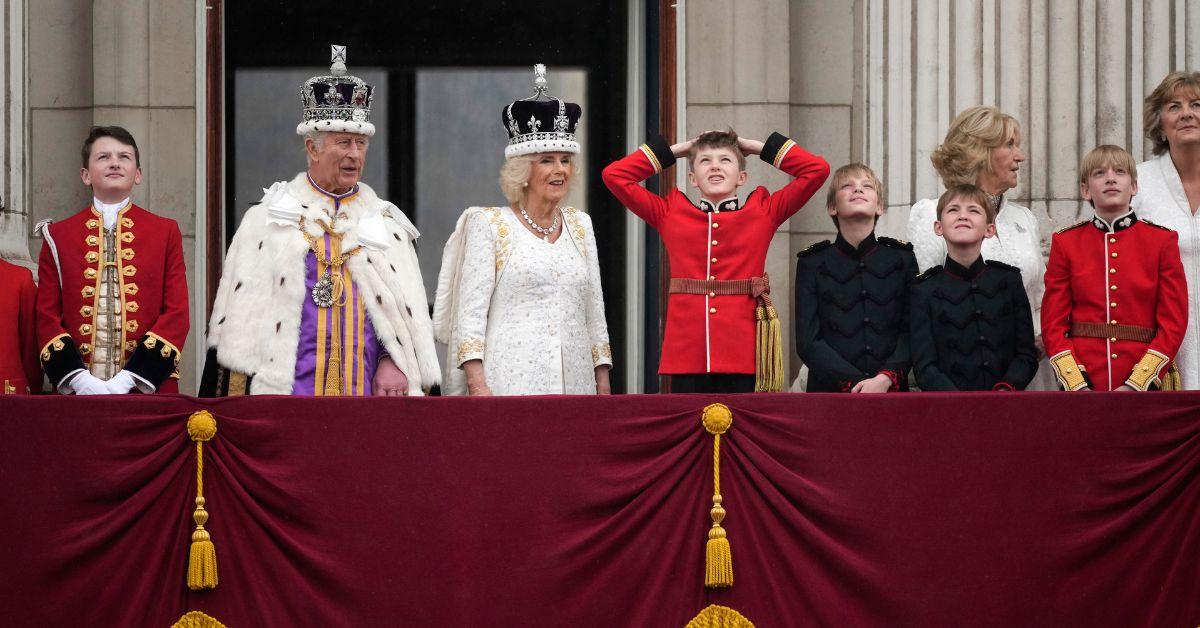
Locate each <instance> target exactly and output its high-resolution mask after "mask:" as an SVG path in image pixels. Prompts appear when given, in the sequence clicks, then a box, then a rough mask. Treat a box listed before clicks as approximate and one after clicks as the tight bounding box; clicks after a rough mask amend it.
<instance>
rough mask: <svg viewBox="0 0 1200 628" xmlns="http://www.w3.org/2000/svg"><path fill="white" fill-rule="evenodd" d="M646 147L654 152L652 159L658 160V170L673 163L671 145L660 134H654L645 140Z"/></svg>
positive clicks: (673, 155) (664, 168) (673, 156)
mask: <svg viewBox="0 0 1200 628" xmlns="http://www.w3.org/2000/svg"><path fill="white" fill-rule="evenodd" d="M645 146H646V148H649V149H650V152H651V153H654V159H656V160H658V164H657V165H658V169H659V171H660V172H661V171H663V170H666V169H667V168H670V167H671V166H674V165H675V154H674V153H672V152H671V145H670V144H668V143H667V140H666V139H664V138H663V136H661V135H655V136H653V137H651V138H650V139H648V140H646V144H645Z"/></svg>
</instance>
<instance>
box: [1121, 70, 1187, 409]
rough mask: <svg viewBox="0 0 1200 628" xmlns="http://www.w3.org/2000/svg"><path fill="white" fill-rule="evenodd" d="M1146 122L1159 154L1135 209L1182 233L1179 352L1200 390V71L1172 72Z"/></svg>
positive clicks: (1154, 95) (1146, 167) (1140, 176)
mask: <svg viewBox="0 0 1200 628" xmlns="http://www.w3.org/2000/svg"><path fill="white" fill-rule="evenodd" d="M1142 127H1143V129H1144V131H1145V133H1146V139H1148V140H1150V142H1151V145H1152V149H1151V150H1152V152H1153V153H1154V157H1153V158H1152V159H1148V160H1146V161H1144V162H1142V163H1140V164H1138V167H1137V183H1138V193H1137V196H1134V197H1133V209H1134V210H1135V211H1136V212H1137V214H1138V216H1139V217H1140V218H1145V219H1149V220H1150V221H1152V222H1154V223H1155V224H1159V225H1162V226H1164V227H1170V228H1171V229H1174V230H1175V231H1178V232H1179V255H1180V257H1181V258H1182V260H1183V271H1184V275H1185V276H1186V277H1187V285H1188V325H1187V333H1186V334H1185V335H1184V337H1183V344H1182V345H1180V347H1179V353H1178V354H1176V356H1175V364H1176V365H1177V366H1178V367H1179V375H1180V378H1181V380H1182V382H1181V383H1182V387H1183V389H1184V390H1197V389H1200V333H1197V330H1198V329H1200V298H1198V297H1197V293H1196V289H1197V281H1200V218H1197V216H1196V211H1197V210H1198V209H1200V72H1172V73H1171V74H1168V75H1167V76H1166V77H1165V78H1163V80H1162V82H1160V83H1159V84H1158V87H1156V88H1154V91H1152V92H1150V95H1148V96H1146V100H1145V103H1144V107H1143V110H1142Z"/></svg>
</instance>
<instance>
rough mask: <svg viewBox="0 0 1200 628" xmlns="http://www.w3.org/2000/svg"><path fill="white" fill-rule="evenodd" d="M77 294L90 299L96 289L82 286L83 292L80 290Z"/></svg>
mask: <svg viewBox="0 0 1200 628" xmlns="http://www.w3.org/2000/svg"><path fill="white" fill-rule="evenodd" d="M79 293H80V294H82V295H83V298H85V299H90V298H92V295H94V294H96V289H95V288H93V287H91V286H84V287H83V290H80V291H79Z"/></svg>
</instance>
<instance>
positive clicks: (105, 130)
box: [83, 126, 142, 169]
mask: <svg viewBox="0 0 1200 628" xmlns="http://www.w3.org/2000/svg"><path fill="white" fill-rule="evenodd" d="M102 137H111V138H113V139H114V140H117V141H118V142H120V143H122V144H125V145H127V146H132V147H133V162H134V165H136V166H137V167H138V168H141V167H142V155H141V154H140V153H139V152H138V147H137V141H135V140H134V139H133V134H132V133H130V132H129V131H126V130H125V129H124V127H119V126H94V127H92V129H91V130H90V131H88V136H87V139H86V140H84V141H83V167H84V168H85V169H86V168H87V167H88V160H89V159H91V158H92V144H95V143H96V140H98V139H100V138H102Z"/></svg>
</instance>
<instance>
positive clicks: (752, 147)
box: [738, 137, 763, 155]
mask: <svg viewBox="0 0 1200 628" xmlns="http://www.w3.org/2000/svg"><path fill="white" fill-rule="evenodd" d="M738 148H740V149H741V150H742V154H743V155H759V154H762V149H763V143H762V142H760V141H758V140H748V139H746V138H744V137H739V138H738Z"/></svg>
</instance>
